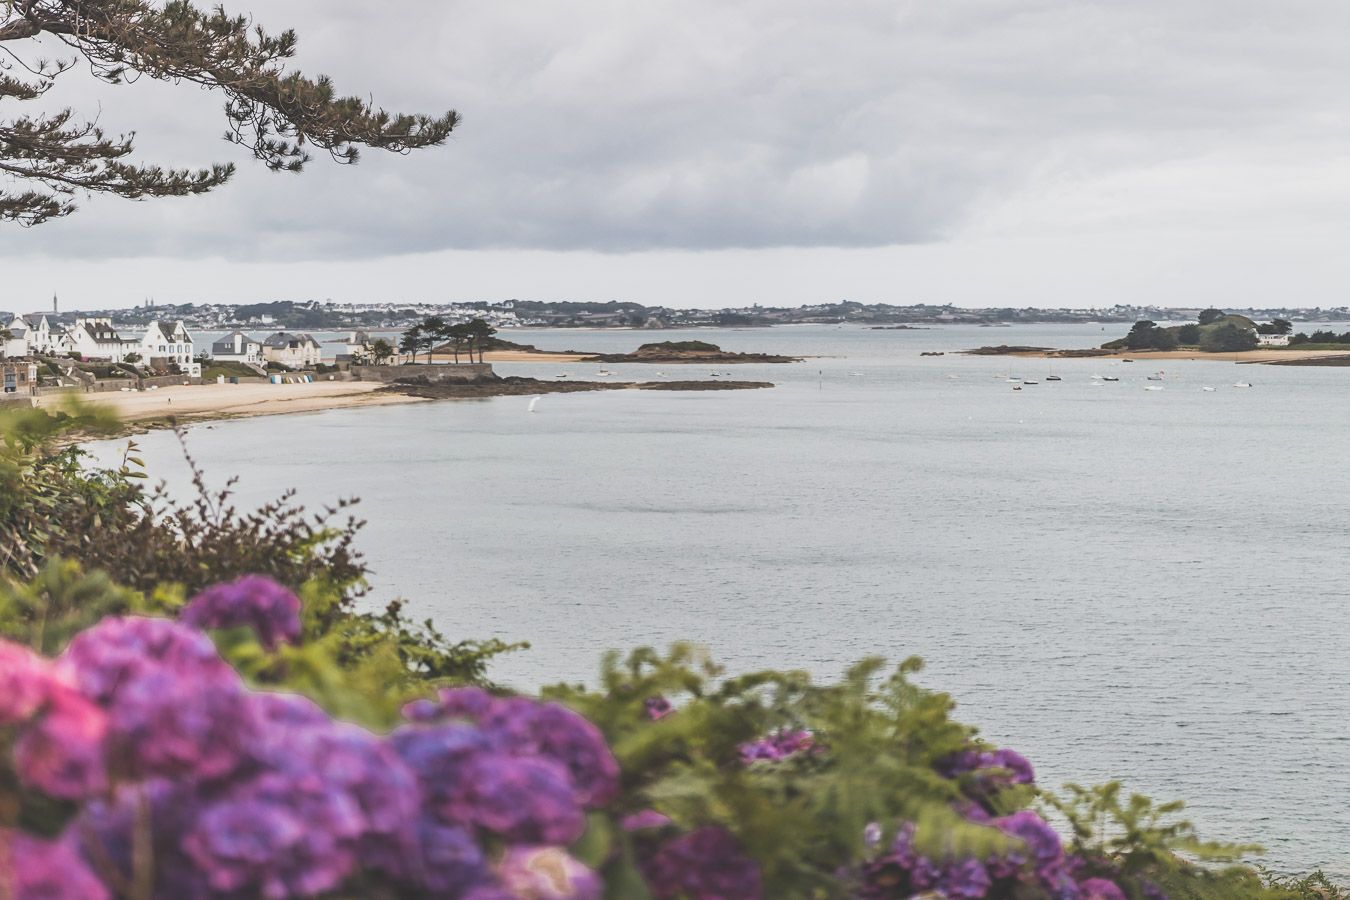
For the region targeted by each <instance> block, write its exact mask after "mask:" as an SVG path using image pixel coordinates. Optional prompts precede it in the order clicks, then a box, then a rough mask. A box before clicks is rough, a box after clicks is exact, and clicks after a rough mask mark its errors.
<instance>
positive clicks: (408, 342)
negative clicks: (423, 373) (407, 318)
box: [398, 325, 422, 363]
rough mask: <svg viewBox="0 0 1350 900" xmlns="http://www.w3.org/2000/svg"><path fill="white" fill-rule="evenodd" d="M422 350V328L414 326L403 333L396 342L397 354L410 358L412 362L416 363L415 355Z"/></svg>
mask: <svg viewBox="0 0 1350 900" xmlns="http://www.w3.org/2000/svg"><path fill="white" fill-rule="evenodd" d="M421 350H422V326H421V325H414V326H413V327H411V328H409V329H408V330H407V331H405V332H403V335H402V337H400V338H399V341H398V352H399V353H406V354H408V355H409V356H410V357H412V361H413V362H414V363H415V362H417V354H418V353H419V352H421Z"/></svg>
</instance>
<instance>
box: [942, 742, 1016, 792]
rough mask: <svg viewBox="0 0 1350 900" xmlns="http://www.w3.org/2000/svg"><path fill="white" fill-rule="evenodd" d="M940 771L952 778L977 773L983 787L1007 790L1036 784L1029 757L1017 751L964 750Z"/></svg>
mask: <svg viewBox="0 0 1350 900" xmlns="http://www.w3.org/2000/svg"><path fill="white" fill-rule="evenodd" d="M938 768H939V770H940V771H942V772H943V774H945V775H947V776H949V777H955V776H957V775H963V774H965V773H967V772H972V773H975V775H976V777H977V779H978V780H979V781H980V782H981V784H987V785H989V786H992V787H1004V786H1007V785H1010V784H1033V783H1035V781H1036V770H1035V769H1034V768H1032V765H1031V763H1030V762H1029V761H1028V760H1027V758H1026V757H1025V756H1023V755H1022V754H1020V753H1018V752H1017V751H1015V750H1007V749H1000V750H962V751H961V752H960V753H957V754H955V755H954V756H952V757H949V758H948V759H946V760H945V761H944V762H943V763H942V764H941V765H940V766H938Z"/></svg>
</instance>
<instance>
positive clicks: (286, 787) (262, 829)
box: [182, 771, 364, 898]
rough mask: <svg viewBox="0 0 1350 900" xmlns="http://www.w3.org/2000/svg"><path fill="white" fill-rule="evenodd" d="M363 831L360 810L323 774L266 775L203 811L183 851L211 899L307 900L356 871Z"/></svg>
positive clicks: (252, 780)
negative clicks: (214, 896) (285, 899)
mask: <svg viewBox="0 0 1350 900" xmlns="http://www.w3.org/2000/svg"><path fill="white" fill-rule="evenodd" d="M363 826H364V819H363V816H362V812H361V809H360V806H359V805H358V804H357V803H356V802H355V800H354V799H353V798H352V797H351V796H350V795H349V794H348V793H347V792H346V791H343V790H342V789H341V788H338V787H334V786H333V785H331V784H330V783H329V782H328V780H327V779H326V778H325V777H324V773H322V772H318V771H314V772H311V773H310V774H309V776H308V777H303V778H299V777H292V776H290V775H289V774H282V773H277V772H268V773H265V774H263V775H259V776H256V777H255V778H252V779H250V780H248V781H245V782H243V783H240V784H237V785H233V786H232V787H231V788H230V790H229V791H227V792H226V793H224V794H223V795H221V796H219V797H216V798H213V799H212V800H211V802H210V803H209V804H208V805H205V806H204V807H203V808H202V810H201V812H200V813H199V814H198V816H197V818H196V820H195V821H194V822H193V825H192V827H191V829H190V830H189V831H188V832H187V834H186V835H184V837H183V840H182V849H183V852H184V853H185V854H186V855H187V856H188V858H189V859H190V860H191V861H192V863H193V864H194V865H195V866H196V867H197V868H198V870H199V871H200V872H201V875H202V877H203V879H204V880H205V881H206V883H207V885H209V887H210V888H211V890H212V891H214V892H217V893H223V894H240V895H244V896H259V897H269V898H280V897H290V896H311V895H313V894H320V893H323V892H325V891H330V890H333V889H334V888H336V887H338V886H339V885H340V884H341V883H342V882H343V881H344V880H345V879H346V878H347V876H348V875H350V874H351V873H352V871H353V870H354V869H355V867H356V854H355V852H354V848H355V845H356V841H357V839H358V838H359V837H360V836H361V834H362V829H363Z"/></svg>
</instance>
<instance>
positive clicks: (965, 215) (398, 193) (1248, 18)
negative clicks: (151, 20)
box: [0, 0, 1350, 308]
mask: <svg viewBox="0 0 1350 900" xmlns="http://www.w3.org/2000/svg"><path fill="white" fill-rule="evenodd" d="M230 7H231V9H232V10H234V9H236V8H238V11H241V12H247V11H251V12H253V13H254V14H255V15H256V17H257V19H258V21H259V23H260V24H263V25H265V26H267V27H268V28H271V29H274V30H276V29H281V28H285V27H288V26H294V27H295V28H296V29H297V31H298V33H299V38H300V43H299V54H298V57H297V59H296V64H297V66H299V67H300V68H302V69H303V70H305V71H307V72H324V73H327V74H330V75H332V76H333V78H334V80H335V82H336V85H337V87H338V89H339V90H340V91H347V90H349V91H353V92H357V93H359V94H361V95H363V96H365V95H367V94H369V95H370V96H372V97H373V98H374V99H375V100H376V101H377V102H378V103H380V104H383V105H385V106H387V107H388V108H390V109H396V110H419V111H426V112H439V111H443V110H444V109H447V108H450V107H454V108H456V109H458V110H459V111H460V112H461V113H462V114H463V116H464V123H463V125H462V127H461V128H460V129H458V130H456V131H455V132H454V135H453V136H452V138H451V140H450V142H449V143H448V145H447V146H445V147H442V148H437V149H433V150H429V151H423V152H420V153H417V154H414V155H413V156H410V157H407V158H399V157H396V156H389V155H385V154H379V153H368V154H366V156H365V158H364V160H363V161H362V162H361V164H360V165H358V166H357V167H355V168H346V167H339V166H335V165H331V164H329V163H328V162H327V161H326V160H323V159H316V160H315V161H314V162H313V163H312V164H311V166H310V167H309V170H308V171H307V172H306V173H304V174H303V175H300V176H297V177H291V176H287V175H273V174H269V173H267V172H265V171H263V170H261V168H260V167H259V166H257V165H256V164H254V163H253V162H252V160H250V159H249V158H247V154H246V153H245V152H244V151H242V150H241V149H240V148H238V147H233V146H230V145H226V144H223V143H221V142H220V141H219V140H218V136H219V134H220V132H221V130H222V127H223V119H222V116H221V113H220V99H219V98H218V97H215V96H213V95H211V94H208V93H202V92H199V91H196V90H195V89H193V88H191V87H188V86H172V85H165V84H161V83H156V82H151V81H149V80H148V79H142V80H141V82H140V83H137V84H133V85H125V86H117V87H111V86H107V85H100V84H97V83H95V82H94V81H93V80H92V79H90V78H88V77H84V76H81V75H79V74H78V73H71V75H70V76H68V77H67V78H63V79H62V80H61V81H60V82H59V83H58V85H57V87H56V89H54V90H53V91H52V93H51V94H50V95H49V96H48V97H47V98H46V102H48V105H49V106H50V107H53V108H57V107H61V106H65V105H70V106H72V107H74V108H75V109H76V110H77V111H83V112H88V113H90V114H97V115H98V117H99V121H100V124H101V125H102V126H103V127H104V128H105V129H107V130H109V131H110V132H119V131H129V130H135V131H136V132H137V134H138V146H139V147H140V149H141V153H142V156H143V157H144V158H145V159H146V160H147V161H150V162H158V163H165V164H194V165H195V164H201V163H205V162H211V161H221V162H235V163H237V164H238V165H239V167H240V171H239V175H238V176H237V178H236V180H235V182H234V183H232V184H230V185H227V186H226V187H225V188H223V189H222V190H220V191H218V192H215V193H213V194H211V195H208V196H205V197H199V198H191V199H175V200H164V201H158V202H148V203H129V202H125V201H119V200H116V199H113V198H108V197H98V198H92V199H86V198H80V204H81V207H82V208H81V210H80V211H79V212H78V213H77V214H76V215H75V216H73V217H71V218H69V219H66V220H62V221H56V222H52V223H49V224H47V225H44V226H41V227H38V228H34V229H30V230H22V229H18V228H15V227H6V228H4V229H3V230H0V266H3V270H4V279H3V282H0V306H3V305H14V302H13V301H10V300H8V299H7V297H8V296H11V295H18V296H48V297H49V296H50V295H51V293H52V291H53V290H55V291H57V292H58V293H59V294H61V295H62V296H63V297H65V298H68V300H69V302H70V303H71V304H72V308H76V307H77V306H78V307H85V308H87V307H110V306H131V305H134V304H136V303H139V302H141V301H142V300H143V298H144V297H146V296H156V297H160V298H162V299H164V300H173V301H175V302H177V301H184V300H200V301H215V302H247V301H250V300H255V299H257V298H259V297H333V298H335V299H354V300H363V299H373V298H392V299H399V300H407V301H418V300H438V301H440V300H468V299H509V298H511V297H529V298H549V299H553V298H568V299H584V300H632V301H635V302H639V303H643V304H647V305H669V306H680V307H689V308H716V307H725V306H732V305H738V304H745V303H753V302H760V303H764V304H771V305H797V304H802V303H815V302H828V301H832V300H839V299H845V298H847V299H856V300H859V301H862V302H869V303H871V302H892V303H915V302H929V303H936V304H941V303H953V304H956V305H959V306H965V307H990V306H1042V307H1066V306H1067V307H1074V306H1091V307H1109V306H1112V305H1115V304H1118V303H1137V304H1144V303H1155V304H1159V305H1163V306H1205V305H1217V306H1240V307H1247V306H1272V305H1304V306H1322V307H1328V306H1338V305H1341V304H1343V303H1344V302H1345V297H1344V295H1345V286H1346V285H1347V284H1350V257H1348V256H1347V254H1345V253H1344V244H1345V238H1346V234H1347V231H1348V230H1350V153H1347V152H1346V148H1347V145H1348V144H1350V117H1348V116H1347V115H1346V113H1345V111H1344V103H1343V99H1342V97H1341V93H1342V92H1341V90H1340V86H1341V85H1343V84H1344V83H1346V80H1347V77H1350V57H1346V55H1345V54H1344V53H1343V52H1342V50H1343V48H1342V39H1341V36H1342V35H1344V34H1345V33H1346V32H1347V29H1348V28H1350V7H1347V6H1345V5H1343V4H1338V3H1335V2H1333V0H1308V2H1304V3H1299V4H1290V5H1286V6H1280V7H1275V6H1272V5H1270V4H1268V3H1258V2H1255V0H1238V2H1232V0H1228V2H1219V0H1190V2H1187V3H1184V4H1175V3H1167V2H1164V0H1141V2H1138V3H1132V4H1115V3H1108V2H1105V0H1096V2H1084V3H1079V4H1071V5H1064V4H1044V3H1039V2H1035V0H1016V2H1006V0H974V2H970V3H964V4H960V5H958V6H953V5H934V4H889V3H863V4H857V5H853V6H850V7H849V8H847V9H840V8H836V7H827V6H822V5H820V4H808V3H789V4H786V5H784V4H781V3H777V4H771V3H768V2H767V0H737V2H732V3H724V2H723V3H719V2H713V0H691V2H689V3H685V4H681V5H680V6H679V7H674V6H669V5H664V4H649V5H646V6H641V7H627V8H625V9H624V10H623V11H622V12H616V11H615V8H614V7H613V6H612V5H611V4H606V3H602V2H599V0H574V2H568V3H566V4H562V5H558V4H550V3H546V2H544V0H522V2H521V3H516V4H507V5H500V4H498V5H492V4H481V5H478V6H466V5H463V4H449V5H445V4H438V3H433V2H431V0H409V2H407V3H405V4H403V5H402V7H401V10H402V12H401V15H400V16H398V17H390V16H388V15H387V14H386V12H385V11H384V10H383V9H381V8H378V7H372V6H370V5H369V4H362V3H357V2H355V0H339V2H336V3H332V4H325V5H322V6H316V5H314V4H312V3H306V2H301V0H274V2H272V3H269V4H267V5H266V8H265V9H252V10H249V9H248V8H247V5H246V4H245V5H243V6H240V5H239V4H231V5H230ZM410 24H411V25H412V26H413V27H409V26H410ZM42 49H45V50H46V52H47V53H48V55H52V56H57V55H59V50H60V47H59V46H57V45H54V44H53V45H52V46H50V47H46V48H42ZM21 305H27V304H21Z"/></svg>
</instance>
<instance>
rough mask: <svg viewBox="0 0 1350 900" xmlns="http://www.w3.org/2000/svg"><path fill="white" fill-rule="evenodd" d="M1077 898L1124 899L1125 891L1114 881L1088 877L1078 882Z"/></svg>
mask: <svg viewBox="0 0 1350 900" xmlns="http://www.w3.org/2000/svg"><path fill="white" fill-rule="evenodd" d="M1078 892H1079V893H1078V897H1079V900H1126V898H1125V892H1124V891H1122V890H1121V889H1120V887H1119V886H1118V885H1117V884H1116V883H1115V882H1114V881H1108V880H1107V879H1105V878H1089V879H1087V880H1086V881H1080V882H1078Z"/></svg>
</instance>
